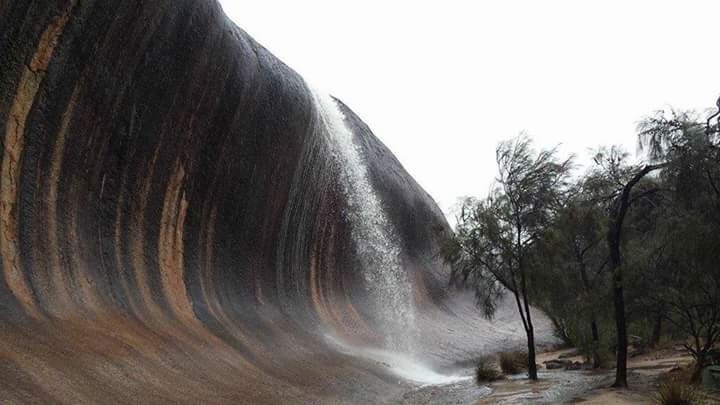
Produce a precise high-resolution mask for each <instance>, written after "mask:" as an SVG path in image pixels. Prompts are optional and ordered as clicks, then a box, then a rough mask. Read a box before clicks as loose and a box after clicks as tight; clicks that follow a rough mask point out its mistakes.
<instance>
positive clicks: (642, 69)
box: [220, 0, 720, 215]
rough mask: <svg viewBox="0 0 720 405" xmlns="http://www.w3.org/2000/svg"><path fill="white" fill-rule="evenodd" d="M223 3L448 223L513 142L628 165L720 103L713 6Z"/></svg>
mask: <svg viewBox="0 0 720 405" xmlns="http://www.w3.org/2000/svg"><path fill="white" fill-rule="evenodd" d="M220 2H221V4H222V6H223V9H224V10H225V12H226V13H227V14H228V16H229V17H230V18H231V19H232V20H233V21H235V23H236V24H238V25H239V26H240V27H241V28H243V29H244V30H245V31H247V32H248V33H249V34H250V35H251V36H252V37H254V38H255V39H256V40H257V41H259V42H260V43H261V44H262V45H263V46H265V47H266V48H267V49H269V50H270V51H271V52H273V53H274V54H275V55H276V56H277V57H279V58H280V59H281V60H283V61H284V62H285V63H286V64H288V65H289V66H290V67H292V68H293V69H295V70H296V71H297V72H299V73H300V74H301V75H303V77H305V79H306V80H307V81H308V82H309V83H311V84H312V85H313V86H314V87H316V88H320V89H323V90H325V91H327V92H329V93H331V94H332V95H334V96H336V97H338V98H340V99H341V100H343V101H344V102H345V103H346V104H347V105H348V106H350V108H352V109H353V110H354V111H355V112H356V113H357V114H358V115H359V116H360V117H361V118H362V119H363V120H364V121H365V122H366V123H367V124H368V125H369V126H370V128H372V130H373V132H374V133H375V135H376V136H377V137H379V138H380V139H381V140H382V141H383V142H384V143H385V144H386V145H387V146H388V147H389V148H390V149H391V150H392V151H393V153H394V154H395V155H396V156H397V157H398V159H399V160H400V162H401V163H402V164H403V166H404V167H405V169H406V170H407V171H408V172H409V173H410V174H411V175H412V176H413V177H414V178H415V179H416V180H417V181H418V183H419V184H420V185H421V186H422V187H423V188H425V190H427V191H428V192H429V193H430V194H431V195H432V196H433V198H434V199H435V201H437V202H438V204H439V205H440V207H441V208H442V209H443V211H444V212H445V213H446V214H450V215H452V212H453V207H454V206H455V205H456V203H457V201H458V198H460V197H462V196H478V197H481V196H484V195H486V194H487V192H488V190H489V188H490V185H491V184H492V182H493V180H494V178H495V176H496V172H497V169H496V163H495V147H496V145H497V143H498V142H499V141H502V140H504V139H508V138H511V137H514V136H516V135H517V134H518V133H520V132H521V131H525V132H527V133H528V134H529V135H530V136H531V137H532V138H533V139H534V140H535V144H536V146H537V147H545V148H547V147H553V146H556V145H560V152H561V153H562V154H563V155H568V154H571V153H573V154H575V155H576V156H577V161H578V163H579V164H580V165H582V164H587V163H588V162H589V156H590V154H589V150H590V149H591V148H595V147H597V146H599V145H623V146H625V148H626V149H627V150H628V151H629V152H631V153H635V151H636V146H637V137H636V126H637V123H638V122H639V121H640V120H641V119H642V118H643V117H645V116H648V115H649V114H651V113H652V112H653V111H656V110H659V109H668V108H670V107H674V108H677V109H698V110H705V109H707V108H710V107H712V106H713V105H714V104H715V100H716V99H717V97H718V96H719V95H720V80H718V79H719V78H720V40H718V38H719V37H718V35H717V26H718V23H720V1H712V0H708V1H698V0H682V1H680V0H678V1H662V0H652V1H644V0H632V1H630V0H624V1H612V0H610V1H608V0H604V1H584V0H567V1H561V0H546V1H539V0H534V1H533V0H527V1H519V0H503V1H500V0H498V1H479V0H475V1H457V0H445V1H418V0H416V1H403V0H393V1H391V0H382V1H376V0H364V1H356V2H347V1H338V0H334V1H332V0H323V1H320V0H318V1H312V0H306V1H302V2H299V1H279V0H262V1H259V0H258V1H245V0H241V1H238V0H221V1H220Z"/></svg>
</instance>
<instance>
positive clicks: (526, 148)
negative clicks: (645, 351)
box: [438, 100, 720, 387]
mask: <svg viewBox="0 0 720 405" xmlns="http://www.w3.org/2000/svg"><path fill="white" fill-rule="evenodd" d="M718 109H720V100H718ZM718 114H719V113H718V112H716V113H714V114H709V115H708V117H706V118H704V119H701V118H700V115H699V114H697V113H695V112H678V111H670V112H658V113H656V114H655V115H653V116H651V117H649V118H646V119H645V120H643V121H642V122H641V124H640V125H639V126H638V141H639V145H640V151H641V152H642V157H643V163H640V164H635V163H631V162H630V159H629V155H628V154H627V153H626V152H624V151H623V150H622V149H621V148H619V147H617V146H610V147H600V148H598V149H596V151H595V153H594V156H593V164H592V165H591V167H589V168H587V169H586V171H585V172H584V173H580V174H578V173H574V169H575V166H574V165H573V162H574V159H573V157H569V158H567V159H565V158H561V157H559V153H558V150H557V148H553V149H541V150H535V149H534V148H533V142H532V140H531V138H530V137H528V136H527V135H525V134H522V135H520V136H518V137H516V138H514V139H511V140H508V141H505V142H502V143H500V144H499V145H498V147H497V150H496V157H497V164H498V176H497V179H496V182H495V185H494V187H493V188H492V191H491V192H490V193H489V195H488V196H487V197H485V198H480V199H478V198H467V199H465V200H464V201H463V203H462V206H461V207H460V210H459V214H458V218H457V225H456V227H455V229H454V232H451V233H447V231H443V230H442V228H440V227H439V228H438V232H439V234H440V236H441V241H442V243H441V252H440V253H441V255H442V257H443V258H444V260H445V261H446V262H447V263H449V264H450V266H451V268H452V273H451V274H452V276H451V283H453V284H454V285H457V286H459V287H463V288H472V289H474V291H475V295H476V298H477V303H478V305H479V307H481V308H482V309H483V311H484V314H485V315H486V316H488V317H491V316H492V314H493V313H494V311H495V309H496V307H497V304H498V302H499V299H500V298H501V297H502V296H503V295H504V294H511V295H512V297H513V301H514V303H515V305H516V307H517V310H518V314H519V315H520V318H521V320H522V324H523V327H524V329H525V332H526V336H527V346H528V347H527V349H528V370H529V372H528V374H529V377H530V378H531V379H537V370H536V365H535V362H536V360H535V330H534V326H533V320H532V315H531V311H530V307H531V306H536V307H538V308H541V309H542V310H544V312H545V313H546V314H547V316H548V317H549V318H550V320H551V321H552V323H553V326H554V329H555V334H556V335H557V337H559V338H560V339H562V340H563V341H564V342H565V343H567V344H568V345H573V346H576V347H579V348H581V349H582V351H583V352H584V353H585V355H586V357H587V358H588V360H589V361H590V362H591V364H592V365H593V367H600V366H602V365H604V364H607V363H608V362H609V361H611V359H612V357H614V361H615V368H616V378H615V386H616V387H626V386H627V358H628V341H629V337H631V336H632V337H633V340H637V341H638V342H635V343H636V344H643V345H647V346H653V345H658V344H660V343H661V341H663V340H665V341H669V342H674V341H680V342H682V343H683V344H684V347H685V348H686V349H687V351H688V352H689V353H690V354H691V355H692V356H693V357H694V359H695V370H694V373H693V379H694V380H697V379H699V378H700V375H701V374H700V373H701V371H702V369H703V368H704V367H705V366H706V365H708V364H709V363H710V362H712V361H713V358H714V357H715V356H716V353H717V345H718V343H720V129H719V128H718V122H717V117H718Z"/></svg>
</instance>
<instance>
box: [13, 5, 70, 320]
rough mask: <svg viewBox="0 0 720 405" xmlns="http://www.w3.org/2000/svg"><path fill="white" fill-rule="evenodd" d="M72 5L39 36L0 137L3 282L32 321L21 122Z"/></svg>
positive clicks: (36, 314)
mask: <svg viewBox="0 0 720 405" xmlns="http://www.w3.org/2000/svg"><path fill="white" fill-rule="evenodd" d="M74 5H75V1H71V2H68V3H67V5H66V7H65V9H64V10H63V12H62V13H61V14H60V15H59V16H56V17H55V18H54V19H53V21H52V22H51V23H50V25H48V27H47V28H46V29H45V31H44V32H43V34H42V36H41V37H40V42H39V43H38V46H37V48H36V49H35V53H34V54H33V57H32V60H31V61H30V64H29V65H28V66H23V73H22V76H21V77H20V82H19V83H18V86H17V91H16V93H15V97H14V99H13V102H12V105H11V107H10V113H9V116H8V121H7V124H6V126H5V134H4V137H3V144H4V146H5V147H4V150H3V157H2V168H1V169H0V228H1V229H0V253H1V254H2V261H3V270H4V273H5V281H6V283H7V285H8V287H9V288H10V290H11V291H12V293H13V295H15V297H16V298H17V299H18V301H19V302H20V303H21V305H23V307H24V308H25V310H26V311H27V312H28V314H29V315H31V316H33V317H36V318H37V317H39V315H40V312H39V310H38V308H37V305H36V303H35V300H34V297H33V294H32V293H31V291H30V287H29V286H28V285H27V282H26V280H25V276H24V275H23V272H22V268H21V267H22V264H21V259H20V248H19V238H20V232H19V223H18V212H17V209H18V207H17V200H18V193H19V191H20V167H21V159H22V154H23V148H24V146H25V139H24V135H25V123H26V121H27V118H28V115H29V114H30V110H31V108H32V106H33V103H34V102H35V97H36V95H37V93H38V91H39V90H40V84H41V83H42V80H43V78H44V77H45V71H46V70H47V67H48V64H49V63H50V59H51V58H52V54H53V52H54V50H55V47H56V46H57V43H58V39H59V38H60V35H61V34H62V32H63V29H64V28H65V24H66V23H67V21H68V19H69V18H70V12H71V10H72V8H73V7H74Z"/></svg>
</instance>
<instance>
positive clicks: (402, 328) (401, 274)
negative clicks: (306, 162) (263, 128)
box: [312, 91, 415, 352]
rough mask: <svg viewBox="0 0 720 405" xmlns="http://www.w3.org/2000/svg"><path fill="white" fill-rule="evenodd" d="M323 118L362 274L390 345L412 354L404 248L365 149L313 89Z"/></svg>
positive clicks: (412, 313) (327, 98) (325, 98)
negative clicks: (376, 185) (374, 180)
mask: <svg viewBox="0 0 720 405" xmlns="http://www.w3.org/2000/svg"><path fill="white" fill-rule="evenodd" d="M312 93H313V97H314V99H315V104H316V106H317V109H318V119H319V121H320V124H321V128H322V129H323V132H324V136H325V137H326V139H327V142H328V145H329V148H330V151H331V153H332V156H333V158H334V159H335V160H336V162H337V163H338V167H339V170H340V183H341V186H342V189H343V192H344V194H345V196H346V198H347V210H346V212H345V215H346V217H347V219H348V221H349V223H350V227H351V237H352V240H353V243H354V245H355V250H356V252H357V255H358V256H359V259H360V262H361V265H362V276H363V279H364V281H365V286H366V288H367V289H368V293H369V296H370V298H371V300H372V302H373V304H374V306H375V310H376V312H377V314H378V316H379V320H380V321H381V322H382V323H383V325H382V326H384V327H385V328H384V329H385V330H386V331H387V332H386V335H385V346H386V347H387V348H389V349H393V350H397V351H406V352H407V351H409V350H411V349H412V347H413V340H414V339H413V336H414V335H415V332H414V330H415V310H414V305H413V296H412V285H411V283H410V279H409V276H408V274H407V272H406V271H405V270H404V269H403V267H402V266H401V260H400V248H399V247H398V245H397V238H396V236H395V232H394V230H393V228H392V225H391V224H390V222H389V221H388V219H387V216H386V215H385V212H384V211H383V208H382V204H381V202H380V199H379V198H378V196H377V194H376V193H375V190H374V189H373V187H372V185H371V183H370V179H369V177H368V169H367V166H366V164H365V162H364V160H363V157H362V153H361V150H360V148H359V147H358V146H357V145H356V144H355V143H354V142H353V132H352V131H351V130H350V129H349V128H348V126H347V124H346V122H345V115H344V114H343V113H342V111H341V110H340V108H339V106H338V105H337V103H336V102H335V100H334V99H333V98H332V97H330V96H329V95H327V94H325V93H320V92H318V91H313V92H312Z"/></svg>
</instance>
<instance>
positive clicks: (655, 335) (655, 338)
mask: <svg viewBox="0 0 720 405" xmlns="http://www.w3.org/2000/svg"><path fill="white" fill-rule="evenodd" d="M662 320H663V310H662V308H658V311H657V313H656V314H655V322H654V324H653V331H652V336H651V337H650V344H651V345H652V346H657V345H658V344H659V343H660V337H661V336H662Z"/></svg>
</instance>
